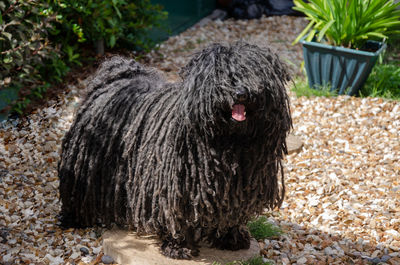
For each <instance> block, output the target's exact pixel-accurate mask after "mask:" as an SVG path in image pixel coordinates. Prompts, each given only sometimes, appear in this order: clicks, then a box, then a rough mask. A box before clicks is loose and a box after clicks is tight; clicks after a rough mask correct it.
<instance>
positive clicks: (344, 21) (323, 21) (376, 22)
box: [293, 0, 400, 49]
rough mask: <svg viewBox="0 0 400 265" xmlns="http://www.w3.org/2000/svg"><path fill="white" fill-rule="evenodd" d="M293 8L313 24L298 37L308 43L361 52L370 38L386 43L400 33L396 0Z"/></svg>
mask: <svg viewBox="0 0 400 265" xmlns="http://www.w3.org/2000/svg"><path fill="white" fill-rule="evenodd" d="M293 2H294V4H295V7H293V9H295V10H297V11H300V12H302V13H304V14H305V15H306V18H307V19H308V20H309V21H310V22H309V24H308V25H307V27H306V28H305V29H304V30H303V31H302V32H301V33H300V34H299V36H298V37H297V39H296V40H295V41H294V43H297V42H298V41H299V40H300V39H301V38H303V37H304V36H305V35H306V34H307V33H308V36H307V38H306V40H307V41H311V40H312V39H313V38H316V40H317V41H321V40H323V39H325V40H326V41H327V42H328V44H331V45H335V46H343V47H347V48H354V49H361V48H362V47H363V45H364V43H365V42H366V40H368V39H377V40H383V39H386V38H388V37H389V36H390V35H393V34H398V33H400V31H399V27H400V21H399V19H400V10H399V9H397V7H399V6H400V3H394V1H393V0H309V1H308V2H304V1H303V0H294V1H293Z"/></svg>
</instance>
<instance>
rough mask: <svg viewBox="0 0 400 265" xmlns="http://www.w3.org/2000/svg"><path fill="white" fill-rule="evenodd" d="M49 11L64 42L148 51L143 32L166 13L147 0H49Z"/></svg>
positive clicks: (158, 23)
mask: <svg viewBox="0 0 400 265" xmlns="http://www.w3.org/2000/svg"><path fill="white" fill-rule="evenodd" d="M52 8H53V10H52V11H53V12H56V13H57V19H58V21H59V22H60V24H59V26H58V27H57V31H56V32H54V34H57V35H59V34H60V33H62V34H63V36H65V41H64V42H67V43H68V44H73V43H76V42H78V43H83V42H88V43H89V44H95V43H96V42H98V41H102V40H104V42H105V44H106V47H109V48H113V47H115V46H119V47H127V48H131V49H133V48H136V49H144V50H149V49H150V48H151V47H152V44H153V43H152V41H151V40H150V39H149V38H148V37H147V32H148V30H149V29H151V28H152V27H157V26H160V21H161V20H163V19H165V18H166V12H164V11H162V10H161V7H160V6H158V5H152V4H151V3H150V0H140V1H127V0H104V1H100V0H53V4H52Z"/></svg>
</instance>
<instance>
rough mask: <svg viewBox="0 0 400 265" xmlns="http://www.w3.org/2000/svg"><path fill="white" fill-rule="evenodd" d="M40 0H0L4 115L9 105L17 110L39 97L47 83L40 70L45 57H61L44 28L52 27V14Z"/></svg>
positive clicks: (0, 81) (1, 109)
mask: <svg viewBox="0 0 400 265" xmlns="http://www.w3.org/2000/svg"><path fill="white" fill-rule="evenodd" d="M47 8H48V5H47V4H46V3H43V1H39V0H29V1H17V0H7V1H0V87H1V88H2V93H1V94H0V112H1V113H2V114H3V115H2V116H6V115H7V113H8V112H9V111H10V109H11V105H13V104H18V105H16V106H17V107H16V109H15V110H16V111H17V112H19V113H21V112H22V111H21V108H22V107H24V106H25V105H27V104H28V103H29V102H30V100H31V98H34V97H42V95H43V93H44V92H45V90H46V88H47V87H48V86H47V84H46V81H45V78H44V76H43V75H42V73H43V72H46V70H47V69H48V67H47V65H46V63H45V62H46V61H47V60H51V59H54V58H58V59H59V58H60V56H59V55H60V51H59V49H57V48H55V47H54V46H53V45H51V42H50V41H49V39H48V36H47V31H50V30H52V29H53V28H54V22H55V16H54V15H52V14H48V13H47V12H46V10H47Z"/></svg>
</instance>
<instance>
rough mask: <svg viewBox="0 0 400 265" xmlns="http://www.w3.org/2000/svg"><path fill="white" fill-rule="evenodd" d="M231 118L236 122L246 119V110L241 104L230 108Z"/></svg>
mask: <svg viewBox="0 0 400 265" xmlns="http://www.w3.org/2000/svg"><path fill="white" fill-rule="evenodd" d="M232 118H233V119H234V120H236V121H244V120H245V119H246V108H245V106H244V105H242V104H235V105H233V106H232Z"/></svg>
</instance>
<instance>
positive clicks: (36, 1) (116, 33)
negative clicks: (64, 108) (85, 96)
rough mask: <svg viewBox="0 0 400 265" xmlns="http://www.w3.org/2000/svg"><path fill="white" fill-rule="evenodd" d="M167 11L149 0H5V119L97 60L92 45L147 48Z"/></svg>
mask: <svg viewBox="0 0 400 265" xmlns="http://www.w3.org/2000/svg"><path fill="white" fill-rule="evenodd" d="M166 16H167V14H166V12H164V11H162V10H161V7H160V6H158V5H152V4H151V3H150V0H130V1H128V0H104V1H101V0H45V1H40V0H24V1H18V0H5V1H0V88H1V93H0V120H2V119H4V118H6V117H7V116H8V114H9V112H10V111H11V112H15V113H18V114H22V113H23V111H24V109H25V108H26V107H27V106H28V105H29V104H30V103H31V102H32V101H34V100H36V99H41V98H43V96H44V95H45V93H46V91H48V90H49V89H51V87H52V86H53V85H55V84H57V83H59V82H61V81H62V80H63V78H64V77H65V75H66V74H67V73H68V72H69V71H70V70H71V68H72V67H74V66H82V65H83V64H84V63H85V62H87V61H90V60H92V58H93V55H94V53H93V52H92V50H93V49H92V47H91V46H92V45H94V44H96V43H104V44H105V46H106V48H112V47H126V48H129V49H130V50H133V49H136V50H144V51H148V50H150V49H151V48H152V47H153V44H154V43H153V42H152V41H151V39H150V38H149V37H148V36H147V34H148V30H149V29H151V28H152V27H157V26H159V25H160V21H161V20H162V19H164V18H166Z"/></svg>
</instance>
